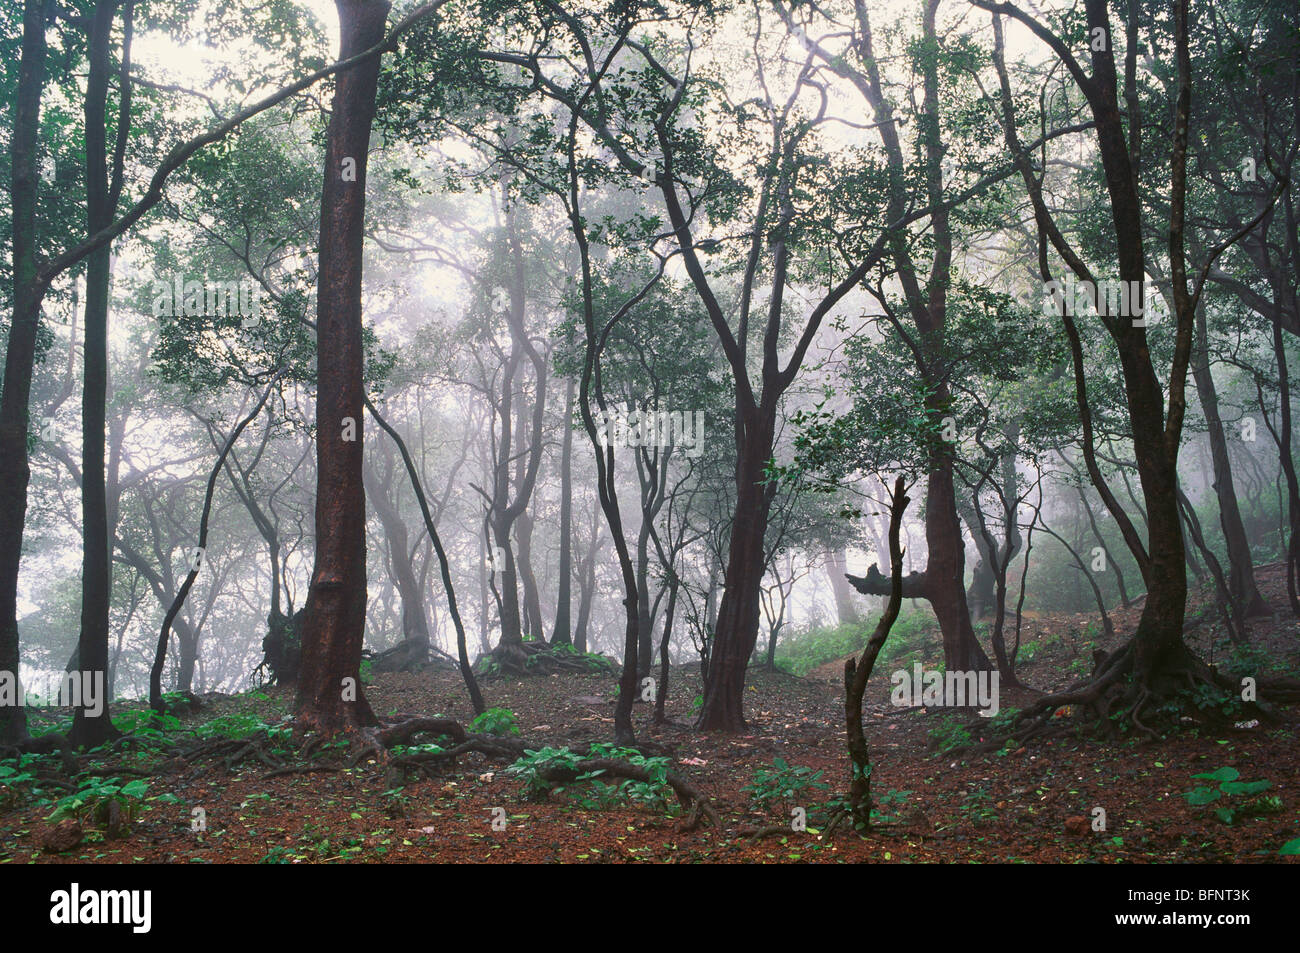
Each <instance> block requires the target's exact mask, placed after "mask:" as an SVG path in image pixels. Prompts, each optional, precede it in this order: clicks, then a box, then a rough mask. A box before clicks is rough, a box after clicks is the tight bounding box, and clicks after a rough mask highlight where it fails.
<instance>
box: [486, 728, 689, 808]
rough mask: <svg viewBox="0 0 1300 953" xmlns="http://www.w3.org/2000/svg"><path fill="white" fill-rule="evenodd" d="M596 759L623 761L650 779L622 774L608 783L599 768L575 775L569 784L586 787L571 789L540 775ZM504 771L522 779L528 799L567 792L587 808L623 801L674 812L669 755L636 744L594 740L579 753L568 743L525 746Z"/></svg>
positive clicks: (611, 804)
mask: <svg viewBox="0 0 1300 953" xmlns="http://www.w3.org/2000/svg"><path fill="white" fill-rule="evenodd" d="M595 759H601V760H618V761H626V762H627V763H628V764H630V765H633V766H634V767H638V768H641V769H643V770H644V771H646V772H647V774H649V775H650V780H649V781H637V780H634V779H632V778H624V779H622V780H620V781H618V782H614V783H611V782H608V781H603V780H601V775H603V774H604V773H605V771H604V770H603V769H598V770H595V771H586V772H583V773H582V774H580V775H579V776H578V777H577V778H575V779H574V780H573V781H572V782H571V785H578V784H583V785H586V788H585V789H577V790H574V789H573V788H572V787H571V785H569V784H555V783H553V782H551V781H548V780H546V778H544V777H543V776H542V773H543V772H544V770H545V769H547V768H553V767H567V768H572V769H575V770H576V769H577V767H578V765H579V764H580V763H582V762H583V761H588V760H595ZM506 772H507V773H508V774H512V775H515V776H517V777H519V778H520V779H521V780H522V782H523V786H524V795H525V796H526V797H527V798H529V799H530V800H544V799H545V798H546V797H547V796H548V795H549V794H551V793H552V792H567V793H568V794H569V795H570V797H571V799H572V800H573V801H574V802H575V803H576V804H577V805H578V806H580V807H584V808H590V809H599V808H606V807H611V806H614V805H616V804H618V803H620V802H622V801H630V802H632V803H634V804H642V805H645V806H646V807H649V808H650V809H651V810H654V811H657V812H663V813H668V814H672V813H675V811H676V809H677V805H676V802H675V801H673V800H672V799H671V798H670V795H671V793H672V788H671V787H670V786H669V785H668V782H667V776H668V758H666V757H646V756H645V755H643V754H641V752H639V751H637V750H636V749H635V748H623V747H619V746H616V745H608V744H594V745H592V746H591V747H590V749H588V751H587V753H586V754H578V753H576V752H574V751H572V750H570V749H569V748H568V747H567V746H566V747H563V748H552V747H546V748H540V749H538V750H536V751H533V750H527V751H525V752H524V756H523V757H522V758H519V759H518V760H517V761H515V763H514V764H512V765H510V767H508V768H507V769H506Z"/></svg>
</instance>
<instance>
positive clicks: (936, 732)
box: [928, 715, 972, 754]
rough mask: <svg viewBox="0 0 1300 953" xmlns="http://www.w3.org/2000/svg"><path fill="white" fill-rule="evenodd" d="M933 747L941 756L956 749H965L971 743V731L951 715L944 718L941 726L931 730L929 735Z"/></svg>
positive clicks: (940, 721) (941, 720)
mask: <svg viewBox="0 0 1300 953" xmlns="http://www.w3.org/2000/svg"><path fill="white" fill-rule="evenodd" d="M928 737H929V739H930V745H931V747H933V748H935V749H937V750H938V752H939V754H947V753H948V752H949V751H952V750H953V749H954V748H964V747H966V746H967V745H969V744H970V743H971V740H972V738H971V733H970V729H969V728H967V727H966V726H965V725H964V724H962V723H961V722H960V721H958V720H957V719H956V718H955V717H953V716H951V715H945V716H942V717H941V718H940V720H939V724H938V725H937V726H936V727H934V728H931V729H930V731H929V734H928Z"/></svg>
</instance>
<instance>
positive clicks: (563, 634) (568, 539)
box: [551, 378, 577, 645]
mask: <svg viewBox="0 0 1300 953" xmlns="http://www.w3.org/2000/svg"><path fill="white" fill-rule="evenodd" d="M576 389H577V384H576V382H575V381H574V380H573V378H569V380H568V383H567V384H566V385H565V388H564V438H563V443H562V444H561V447H560V567H559V573H560V586H559V593H558V594H557V595H556V598H555V627H554V629H552V631H551V644H552V645H572V644H573V632H572V624H571V623H570V621H569V612H570V605H571V603H572V601H573V595H572V593H573V579H572V576H573V395H574V391H575V390H576Z"/></svg>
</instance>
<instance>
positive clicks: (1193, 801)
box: [1183, 785, 1219, 807]
mask: <svg viewBox="0 0 1300 953" xmlns="http://www.w3.org/2000/svg"><path fill="white" fill-rule="evenodd" d="M1183 797H1185V798H1187V803H1188V804H1190V805H1192V807H1204V806H1205V805H1206V804H1211V803H1213V802H1214V801H1217V800H1218V799H1219V792H1218V791H1216V790H1215V789H1214V788H1209V787H1205V786H1203V785H1202V786H1201V787H1199V788H1193V789H1192V790H1191V791H1188V792H1187V793H1186V794H1184V795H1183Z"/></svg>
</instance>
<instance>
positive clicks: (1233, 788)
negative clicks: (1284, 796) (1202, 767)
mask: <svg viewBox="0 0 1300 953" xmlns="http://www.w3.org/2000/svg"><path fill="white" fill-rule="evenodd" d="M1272 786H1273V782H1272V781H1224V782H1223V783H1222V784H1220V785H1219V790H1220V791H1222V792H1223V793H1224V794H1259V793H1261V792H1263V791H1267V790H1268V789H1269V788H1271V787H1272Z"/></svg>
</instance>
